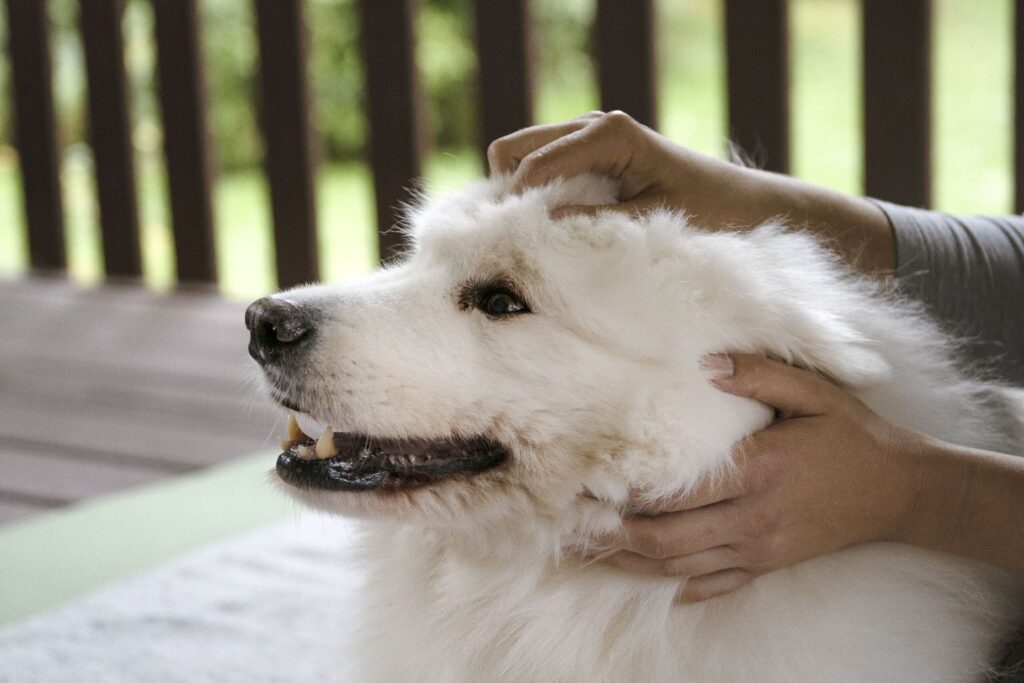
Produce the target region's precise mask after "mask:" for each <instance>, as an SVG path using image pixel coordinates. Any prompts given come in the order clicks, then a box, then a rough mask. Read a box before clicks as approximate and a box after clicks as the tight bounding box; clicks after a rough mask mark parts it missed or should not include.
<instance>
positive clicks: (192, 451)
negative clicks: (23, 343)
mask: <svg viewBox="0 0 1024 683" xmlns="http://www.w3.org/2000/svg"><path fill="white" fill-rule="evenodd" d="M219 426H220V425H219V424H218V423H217V422H216V417H215V416H209V415H200V414H196V415H194V416H192V417H191V418H186V417H177V418H175V417H172V416H169V415H152V414H144V413H140V412H129V411H123V412H122V413H120V414H112V411H109V410H106V409H104V408H102V407H93V406H89V405H82V404H79V403H76V402H72V401H61V400H60V397H57V396H53V397H50V398H49V399H48V400H40V399H30V398H28V397H25V396H14V395H8V394H6V393H4V394H0V433H2V434H6V435H10V436H14V437H18V438H21V439H35V440H39V441H44V442H46V443H51V444H54V445H55V446H59V447H60V448H62V449H63V450H66V451H67V452H68V453H70V454H73V453H74V452H75V449H76V448H77V447H78V446H79V445H81V446H83V447H85V448H90V449H93V450H107V451H110V452H112V453H121V454H124V455H134V456H136V457H138V458H139V459H140V460H143V461H144V460H148V459H155V460H158V461H168V462H180V463H182V464H184V465H193V466H197V467H198V466H203V465H211V464H213V463H217V462H224V461H225V460H229V459H231V457H237V456H242V455H246V454H247V453H252V452H254V451H258V450H260V449H261V448H271V447H272V445H271V444H273V443H274V441H273V440H272V437H273V433H272V430H273V425H254V426H253V430H252V432H251V433H238V432H235V433H227V432H223V431H220V430H218V427H219Z"/></svg>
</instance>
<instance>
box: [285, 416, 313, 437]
mask: <svg viewBox="0 0 1024 683" xmlns="http://www.w3.org/2000/svg"><path fill="white" fill-rule="evenodd" d="M308 438H309V437H308V436H306V435H305V434H303V433H302V427H300V426H299V421H298V420H296V419H295V413H288V440H289V441H305V440H306V439H308Z"/></svg>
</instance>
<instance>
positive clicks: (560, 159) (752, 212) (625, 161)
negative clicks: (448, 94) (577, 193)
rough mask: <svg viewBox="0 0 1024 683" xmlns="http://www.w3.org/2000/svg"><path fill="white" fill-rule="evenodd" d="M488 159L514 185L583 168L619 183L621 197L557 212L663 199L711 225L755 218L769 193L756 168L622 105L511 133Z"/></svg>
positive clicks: (631, 208)
mask: <svg viewBox="0 0 1024 683" xmlns="http://www.w3.org/2000/svg"><path fill="white" fill-rule="evenodd" d="M487 160H488V163H489V165H490V169H491V174H492V175H493V174H499V173H512V174H513V186H514V189H515V190H516V191H522V190H524V189H526V188H529V187H537V186H540V185H544V184H545V183H549V182H551V181H552V180H554V179H556V178H560V177H565V178H568V177H572V176H575V175H579V174H581V173H596V174H600V175H605V176H608V177H610V178H612V179H613V180H615V181H616V182H617V183H618V184H619V197H618V201H617V202H616V203H614V204H610V205H607V206H599V207H593V206H567V207H559V208H558V209H556V210H555V211H554V212H553V215H555V216H556V217H558V216H560V215H566V214H569V213H585V214H594V213H597V212H598V211H602V210H609V209H610V210H614V211H622V212H626V213H636V212H643V211H646V210H649V209H653V208H659V207H664V208H668V209H673V210H678V211H684V212H686V213H687V214H689V215H691V216H693V217H694V219H695V220H696V222H697V223H699V224H701V225H704V226H705V227H726V226H731V225H742V224H746V225H753V224H755V223H757V222H759V221H760V220H763V219H764V218H765V211H759V210H758V207H759V206H760V205H761V204H762V203H763V200H764V198H765V196H766V194H765V193H764V192H763V191H759V185H760V182H759V176H758V174H757V173H756V172H752V171H749V170H748V169H744V168H742V167H739V166H736V165H733V164H730V163H727V162H724V161H721V160H719V159H714V158H712V157H709V156H706V155H703V154H700V153H698V152H694V151H692V150H689V149H686V148H685V147H681V146H679V145H677V144H675V143H673V142H672V141H670V140H669V139H667V138H665V137H663V136H661V135H659V134H658V133H656V132H654V131H653V130H651V129H650V128H648V127H647V126H644V125H641V124H640V123H637V122H636V121H635V120H633V119H632V118H630V117H629V116H628V115H627V114H624V113H622V112H620V111H614V112H610V113H607V114H605V113H603V112H590V113H588V114H584V115H583V116H579V117H577V118H575V119H571V120H569V121H565V122H563V123H557V124H551V125H544V126H533V127H532V128H526V129H524V130H520V131H517V132H515V133H512V134H510V135H506V136H505V137H503V138H500V139H498V140H495V141H494V142H492V143H491V145H490V147H489V148H488V149H487ZM769 215H770V214H769Z"/></svg>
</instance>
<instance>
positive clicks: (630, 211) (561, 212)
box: [550, 197, 660, 220]
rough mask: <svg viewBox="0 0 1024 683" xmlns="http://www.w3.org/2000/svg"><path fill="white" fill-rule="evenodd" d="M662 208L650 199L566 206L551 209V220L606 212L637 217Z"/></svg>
mask: <svg viewBox="0 0 1024 683" xmlns="http://www.w3.org/2000/svg"><path fill="white" fill-rule="evenodd" d="M658 206H660V204H659V202H658V201H657V200H654V199H651V198H649V197H644V198H642V199H631V200H629V201H626V202H617V203H614V204H566V205H565V206H557V207H555V208H554V209H551V212H550V213H551V218H553V219H555V220H558V219H559V218H565V217H567V216H596V215H598V214H600V213H604V212H606V211H614V212H616V213H624V214H627V215H630V216H637V215H640V214H642V213H646V212H648V211H651V210H652V209H656V208H658Z"/></svg>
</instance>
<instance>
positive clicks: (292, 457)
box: [277, 416, 508, 491]
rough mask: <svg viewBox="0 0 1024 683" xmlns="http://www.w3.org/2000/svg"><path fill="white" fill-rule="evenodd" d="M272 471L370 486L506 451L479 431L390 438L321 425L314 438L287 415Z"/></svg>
mask: <svg viewBox="0 0 1024 683" xmlns="http://www.w3.org/2000/svg"><path fill="white" fill-rule="evenodd" d="M281 449H282V451H283V452H282V453H281V454H280V455H279V456H277V474H278V476H280V477H281V479H282V480H284V481H285V482H286V483H288V484H291V485H292V486H296V487H299V488H311V489H312V488H315V489H324V490H328V491H371V490H379V489H398V488H410V487H416V486H424V485H427V484H432V483H435V482H438V481H440V480H442V479H446V478H449V477H453V476H457V475H466V474H472V473H475V472H481V471H483V470H486V469H490V468H492V467H495V466H496V465H499V464H501V463H502V462H504V461H505V460H506V459H507V458H508V450H507V449H506V448H505V447H504V446H502V445H501V444H500V443H498V442H496V441H493V440H491V439H488V438H486V437H483V436H475V437H469V438H463V437H449V438H444V439H393V438H380V437H374V436H367V435H365V434H351V433H347V432H335V431H333V430H331V429H330V428H327V429H325V430H324V432H323V433H322V434H321V435H320V438H319V439H316V440H314V439H313V438H312V437H310V436H307V435H306V434H304V433H303V432H302V430H301V429H300V428H299V426H298V423H297V422H296V421H295V417H294V416H289V419H288V438H287V439H282V440H281Z"/></svg>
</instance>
